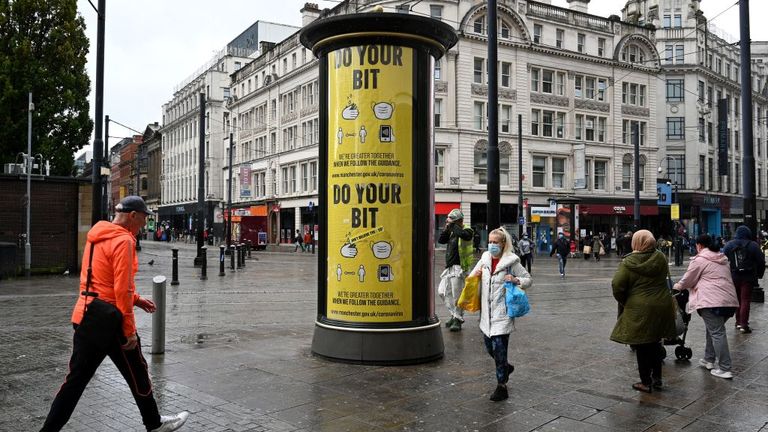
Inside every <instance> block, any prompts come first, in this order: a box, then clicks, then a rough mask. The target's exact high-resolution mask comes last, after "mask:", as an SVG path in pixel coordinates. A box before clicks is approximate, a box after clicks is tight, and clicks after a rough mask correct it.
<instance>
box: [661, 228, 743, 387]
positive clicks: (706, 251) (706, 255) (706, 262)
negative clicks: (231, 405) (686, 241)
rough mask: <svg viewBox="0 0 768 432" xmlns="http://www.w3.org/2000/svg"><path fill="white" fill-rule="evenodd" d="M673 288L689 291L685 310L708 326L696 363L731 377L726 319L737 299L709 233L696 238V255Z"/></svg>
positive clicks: (723, 259) (725, 262)
mask: <svg viewBox="0 0 768 432" xmlns="http://www.w3.org/2000/svg"><path fill="white" fill-rule="evenodd" d="M674 288H675V289H676V290H678V291H682V290H688V291H690V293H691V294H690V297H689V298H688V305H687V306H686V310H687V312H688V313H690V314H693V311H696V312H697V313H698V314H699V315H700V316H701V318H702V319H703V320H704V326H705V327H706V328H707V331H706V345H705V349H704V358H703V359H701V360H699V365H700V366H703V367H705V368H707V369H709V370H710V371H711V374H712V375H714V376H716V377H718V378H726V379H729V378H733V373H732V372H731V353H730V350H729V349H728V336H727V335H726V332H725V322H726V321H728V318H730V317H732V316H733V314H734V313H736V309H738V306H739V299H738V297H737V296H736V287H734V285H733V279H732V278H731V269H730V265H729V263H728V258H727V257H726V256H725V255H723V254H721V253H720V245H719V244H717V243H716V242H715V240H714V239H713V238H712V237H711V236H710V235H709V234H701V235H700V236H698V237H697V238H696V255H695V256H694V257H693V258H691V262H690V264H688V270H686V272H685V275H683V277H682V279H680V281H679V282H678V283H676V284H675V286H674Z"/></svg>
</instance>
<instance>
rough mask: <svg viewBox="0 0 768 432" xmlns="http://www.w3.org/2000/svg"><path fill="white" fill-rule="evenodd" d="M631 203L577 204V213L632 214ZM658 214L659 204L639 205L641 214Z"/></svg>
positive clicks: (632, 207)
mask: <svg viewBox="0 0 768 432" xmlns="http://www.w3.org/2000/svg"><path fill="white" fill-rule="evenodd" d="M634 211H635V208H634V205H633V204H628V205H627V204H579V213H580V214H584V215H625V216H632V215H634ZM658 214H659V206H657V205H641V206H640V215H641V216H657V215H658Z"/></svg>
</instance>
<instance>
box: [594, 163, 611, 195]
mask: <svg viewBox="0 0 768 432" xmlns="http://www.w3.org/2000/svg"><path fill="white" fill-rule="evenodd" d="M606 165H608V162H606V161H598V160H596V161H595V178H594V179H593V182H594V183H593V185H594V188H595V189H597V190H605V188H606V186H605V178H606V174H605V169H606Z"/></svg>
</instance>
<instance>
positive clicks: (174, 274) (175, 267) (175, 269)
mask: <svg viewBox="0 0 768 432" xmlns="http://www.w3.org/2000/svg"><path fill="white" fill-rule="evenodd" d="M171 253H172V254H173V258H171V264H172V265H171V285H178V284H179V250H178V249H176V248H173V249H171Z"/></svg>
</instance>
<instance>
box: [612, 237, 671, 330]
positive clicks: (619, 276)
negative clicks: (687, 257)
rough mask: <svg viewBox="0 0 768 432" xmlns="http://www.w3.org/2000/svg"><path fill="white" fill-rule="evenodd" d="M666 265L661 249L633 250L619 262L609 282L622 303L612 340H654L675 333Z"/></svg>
mask: <svg viewBox="0 0 768 432" xmlns="http://www.w3.org/2000/svg"><path fill="white" fill-rule="evenodd" d="M668 273H669V267H668V264H667V259H666V257H665V256H664V254H662V253H661V252H659V251H657V250H653V251H650V252H632V253H631V254H629V255H627V256H626V258H624V259H623V260H622V261H621V264H619V269H618V270H617V271H616V274H615V275H614V276H613V281H612V282H611V285H612V287H613V297H614V298H615V299H616V301H617V302H619V305H620V306H623V312H622V313H621V315H619V319H618V321H617V322H616V326H615V327H614V329H613V333H611V340H613V341H616V342H619V343H623V344H644V343H651V342H657V341H659V340H661V339H662V338H673V337H674V336H675V308H674V305H673V302H672V294H671V293H670V291H669V288H668V287H667V281H666V279H667V274H668Z"/></svg>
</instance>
